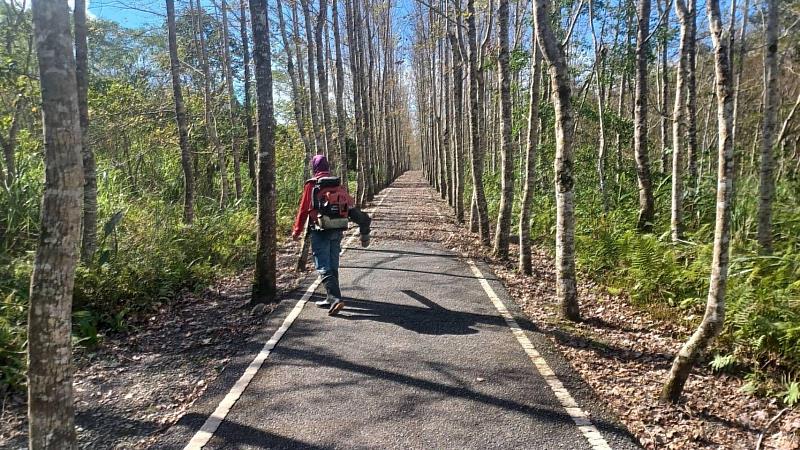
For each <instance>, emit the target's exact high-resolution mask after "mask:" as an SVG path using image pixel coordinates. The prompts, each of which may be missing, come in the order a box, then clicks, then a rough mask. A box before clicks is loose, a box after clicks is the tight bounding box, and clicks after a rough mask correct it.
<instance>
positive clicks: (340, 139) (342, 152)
mask: <svg viewBox="0 0 800 450" xmlns="http://www.w3.org/2000/svg"><path fill="white" fill-rule="evenodd" d="M332 2H333V3H332V5H331V8H332V9H331V14H332V15H333V24H332V26H333V42H334V47H335V49H336V131H337V133H336V143H337V144H338V152H339V157H338V159H339V164H340V166H339V174H340V175H341V177H342V181H343V183H344V185H345V186H346V185H347V178H348V171H349V170H350V169H349V167H348V163H347V126H346V122H347V116H346V115H345V111H344V77H345V74H344V63H343V62H342V58H343V56H342V44H341V41H342V39H341V37H340V30H339V9H338V1H337V0H332Z"/></svg>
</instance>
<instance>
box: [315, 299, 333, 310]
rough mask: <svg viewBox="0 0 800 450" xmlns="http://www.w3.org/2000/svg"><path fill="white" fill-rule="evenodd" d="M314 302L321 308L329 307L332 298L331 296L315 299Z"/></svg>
mask: <svg viewBox="0 0 800 450" xmlns="http://www.w3.org/2000/svg"><path fill="white" fill-rule="evenodd" d="M314 304H315V305H317V306H319V307H320V308H327V307H328V306H331V299H330V297H325V298H323V299H322V300H317V301H315V302H314Z"/></svg>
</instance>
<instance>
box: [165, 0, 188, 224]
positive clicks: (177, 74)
mask: <svg viewBox="0 0 800 450" xmlns="http://www.w3.org/2000/svg"><path fill="white" fill-rule="evenodd" d="M166 2H167V34H168V42H169V67H170V73H171V75H172V96H173V101H174V102H175V122H176V124H177V126H178V144H179V145H180V148H181V168H182V169H183V223H186V224H190V223H192V221H194V172H193V171H192V153H191V150H190V148H189V131H188V127H187V124H186V106H185V105H184V103H183V92H182V91H181V63H180V60H179V59H178V41H177V36H176V32H175V0H166Z"/></svg>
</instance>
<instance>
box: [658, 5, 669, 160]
mask: <svg viewBox="0 0 800 450" xmlns="http://www.w3.org/2000/svg"><path fill="white" fill-rule="evenodd" d="M663 13H664V27H665V29H669V14H670V5H669V0H667V1H666V2H665V5H664V11H663ZM668 47H669V38H668V37H667V33H664V38H662V39H661V44H660V50H661V51H660V59H661V105H660V106H661V120H660V125H661V173H662V174H665V173H667V171H668V167H669V152H668V150H667V149H668V148H670V144H669V65H668V60H667V50H668Z"/></svg>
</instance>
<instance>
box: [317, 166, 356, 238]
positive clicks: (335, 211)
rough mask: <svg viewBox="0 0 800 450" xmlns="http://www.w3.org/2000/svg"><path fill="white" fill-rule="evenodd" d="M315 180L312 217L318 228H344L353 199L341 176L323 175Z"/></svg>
mask: <svg viewBox="0 0 800 450" xmlns="http://www.w3.org/2000/svg"><path fill="white" fill-rule="evenodd" d="M313 181H314V187H313V189H312V190H311V209H312V212H315V213H316V214H313V215H312V217H313V218H315V219H316V220H315V221H314V225H315V226H316V229H318V230H343V229H346V228H347V225H348V223H347V216H348V215H349V212H350V205H352V204H353V199H352V197H350V194H348V193H347V189H345V188H344V186H342V184H341V180H340V179H339V177H321V178H317V179H316V180H313Z"/></svg>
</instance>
